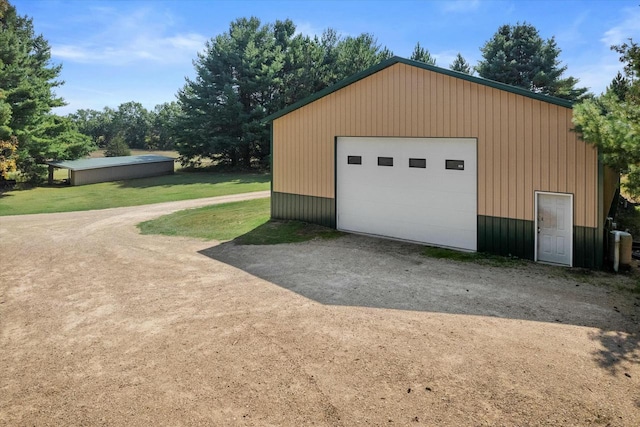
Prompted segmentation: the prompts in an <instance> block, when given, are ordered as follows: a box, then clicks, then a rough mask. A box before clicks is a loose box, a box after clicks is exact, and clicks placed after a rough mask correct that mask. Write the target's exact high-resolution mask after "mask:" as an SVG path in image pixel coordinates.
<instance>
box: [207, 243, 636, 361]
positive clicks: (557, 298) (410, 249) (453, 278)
mask: <svg viewBox="0 0 640 427" xmlns="http://www.w3.org/2000/svg"><path fill="white" fill-rule="evenodd" d="M239 239H241V238H239ZM421 251H422V246H419V245H413V244H408V243H402V242H395V241H389V240H383V239H376V238H371V237H366V236H358V235H346V236H343V237H340V238H337V239H332V240H318V239H317V240H313V241H309V242H304V243H296V244H283V245H271V246H250V245H241V244H238V243H237V242H235V241H231V242H227V243H222V244H220V245H216V246H213V247H211V248H208V249H205V250H203V251H201V252H200V253H201V254H203V255H206V256H208V257H210V258H213V259H215V260H217V261H221V262H223V263H225V264H228V265H231V266H234V267H236V268H239V269H241V270H243V271H245V272H247V273H249V274H251V275H254V276H257V277H259V278H262V279H264V280H266V281H268V282H271V283H273V284H275V285H278V286H280V287H282V288H285V289H288V290H290V291H292V292H295V293H297V294H299V295H302V296H304V297H306V298H309V299H311V300H314V301H316V302H318V303H321V304H325V305H337V306H357V307H373V308H381V309H395V310H416V311H425V312H440V313H450V314H464V315H478V316H492V317H499V318H508V319H520V320H530V321H539V322H550V323H557V324H570V325H576V326H588V327H594V328H598V329H599V330H600V331H601V332H600V333H597V334H596V333H594V334H593V339H594V340H597V341H600V343H601V344H602V345H601V349H600V350H598V352H597V353H596V354H594V357H595V358H596V359H597V361H598V363H599V364H600V365H601V366H602V367H603V368H606V369H609V370H610V371H612V372H614V371H615V368H616V366H617V365H619V364H620V363H623V362H629V363H639V362H640V361H639V360H638V354H639V353H640V342H639V340H638V337H639V332H640V326H639V325H638V319H640V309H639V308H638V305H639V304H638V302H640V299H637V300H635V301H638V302H636V303H635V305H634V301H632V300H633V299H635V298H638V297H637V296H636V295H633V294H621V293H619V292H616V291H615V290H612V289H610V288H607V287H603V286H594V285H591V284H588V283H582V282H577V281H575V280H570V279H567V278H566V274H564V273H563V272H562V270H559V269H558V268H556V267H548V266H542V265H538V264H533V263H527V264H525V265H523V266H518V267H495V266H486V265H478V264H476V263H464V262H454V261H448V260H438V259H432V258H427V257H425V256H422V255H421ZM625 299H628V300H629V301H628V302H630V303H629V304H626V305H625V303H624V300H625Z"/></svg>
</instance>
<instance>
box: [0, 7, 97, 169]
mask: <svg viewBox="0 0 640 427" xmlns="http://www.w3.org/2000/svg"><path fill="white" fill-rule="evenodd" d="M60 70H61V65H52V64H51V49H50V47H49V44H48V42H47V41H46V40H45V38H44V37H43V36H42V35H38V36H36V35H35V34H34V30H33V22H32V20H31V19H29V18H27V17H22V16H19V15H18V14H17V12H16V9H15V7H13V6H12V5H10V4H9V3H8V2H7V0H0V110H2V113H0V115H2V116H4V119H3V120H2V121H3V122H4V123H0V133H2V135H0V140H5V141H6V140H8V138H10V137H15V140H17V150H16V155H15V157H16V158H15V160H16V165H17V168H18V170H19V171H20V172H21V173H22V175H23V176H25V177H26V178H27V179H29V180H31V181H37V180H39V179H41V178H42V177H43V175H44V172H45V170H46V167H45V166H44V162H45V161H46V160H47V159H51V158H54V157H55V158H57V159H70V158H74V157H76V156H79V155H84V154H86V153H88V152H89V151H90V150H91V149H92V148H93V146H92V144H91V142H90V140H89V139H88V138H86V137H83V136H82V135H80V134H79V133H78V132H77V129H74V127H73V126H71V124H70V123H65V124H64V125H61V124H62V123H63V122H64V120H63V119H62V118H60V117H57V118H56V117H54V116H53V115H52V114H51V113H50V112H51V109H52V108H54V107H59V106H62V105H64V102H63V100H62V99H61V98H59V97H57V96H56V94H55V93H54V89H55V88H56V87H58V86H60V85H61V84H62V82H61V81H59V80H58V77H59V74H60ZM63 134H64V135H63ZM67 138H71V139H72V142H71V143H70V144H68V145H67V144H66V142H65V140H66V139H67ZM76 158H77V157H76Z"/></svg>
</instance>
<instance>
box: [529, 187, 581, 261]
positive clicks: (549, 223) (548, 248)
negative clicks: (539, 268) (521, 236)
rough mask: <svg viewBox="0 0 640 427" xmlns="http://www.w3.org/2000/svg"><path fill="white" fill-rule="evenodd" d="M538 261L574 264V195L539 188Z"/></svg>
mask: <svg viewBox="0 0 640 427" xmlns="http://www.w3.org/2000/svg"><path fill="white" fill-rule="evenodd" d="M536 229H537V235H536V261H542V262H548V263H552V264H560V265H567V266H571V265H572V261H573V195H572V194H560V193H542V192H536Z"/></svg>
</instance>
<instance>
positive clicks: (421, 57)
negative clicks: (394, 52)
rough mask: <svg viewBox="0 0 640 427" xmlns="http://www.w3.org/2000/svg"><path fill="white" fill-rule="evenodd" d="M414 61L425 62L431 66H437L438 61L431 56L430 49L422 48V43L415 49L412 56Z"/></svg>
mask: <svg viewBox="0 0 640 427" xmlns="http://www.w3.org/2000/svg"><path fill="white" fill-rule="evenodd" d="M410 59H412V60H414V61H420V62H424V63H425V64H429V65H436V59H435V58H434V57H433V56H431V54H430V53H429V50H428V49H425V48H423V47H422V46H420V42H418V43H416V47H414V48H413V53H412V54H411V58H410Z"/></svg>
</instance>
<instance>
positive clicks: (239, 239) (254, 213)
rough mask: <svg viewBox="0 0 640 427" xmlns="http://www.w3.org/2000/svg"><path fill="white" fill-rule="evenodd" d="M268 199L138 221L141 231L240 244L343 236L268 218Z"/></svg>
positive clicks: (334, 231)
mask: <svg viewBox="0 0 640 427" xmlns="http://www.w3.org/2000/svg"><path fill="white" fill-rule="evenodd" d="M269 217H270V199H255V200H246V201H242V202H232V203H225V204H221V205H213V206H206V207H204V208H197V209H189V210H185V211H180V212H176V213H173V214H170V215H165V216H162V217H160V218H157V219H154V220H150V221H145V222H142V223H140V224H138V228H140V231H141V232H142V234H163V235H167V236H186V237H194V238H198V239H205V240H220V241H224V240H235V242H236V243H239V244H244V245H275V244H279V243H296V242H303V241H307V240H311V239H314V238H333V237H338V236H341V235H343V233H340V232H338V231H336V230H333V229H330V228H325V227H320V226H317V225H313V224H307V223H304V222H298V221H270V220H269Z"/></svg>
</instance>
